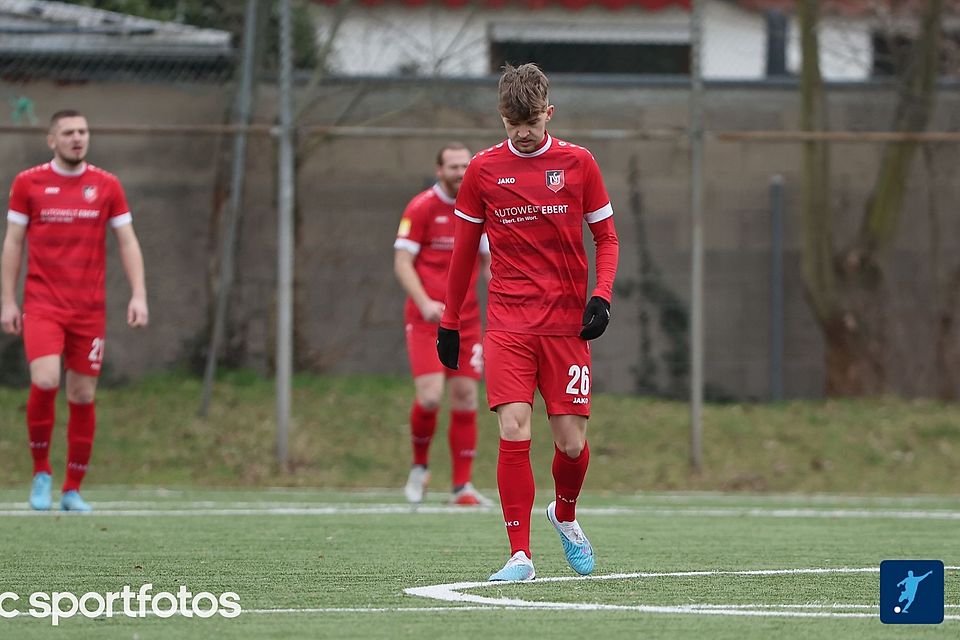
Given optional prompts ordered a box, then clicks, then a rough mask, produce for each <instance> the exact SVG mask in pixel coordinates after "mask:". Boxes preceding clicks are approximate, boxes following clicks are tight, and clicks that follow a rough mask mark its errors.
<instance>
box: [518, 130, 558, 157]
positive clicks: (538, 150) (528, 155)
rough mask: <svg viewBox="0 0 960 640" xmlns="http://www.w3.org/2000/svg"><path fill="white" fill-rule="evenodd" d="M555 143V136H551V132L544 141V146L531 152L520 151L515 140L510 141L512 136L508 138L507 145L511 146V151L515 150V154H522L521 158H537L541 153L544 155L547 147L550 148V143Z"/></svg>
mask: <svg viewBox="0 0 960 640" xmlns="http://www.w3.org/2000/svg"><path fill="white" fill-rule="evenodd" d="M552 144H553V138H551V137H550V134H549V133H548V134H547V141H546V142H544V143H543V146H542V147H540V148H539V149H537V150H536V151H531V152H530V153H524V152H522V151H518V150H517V148H516V147H515V146H513V142H511V141H510V138H507V146H508V147H510V151H512V152H513V155H515V156H520V157H521V158H536V157H537V156H539V155H543V154H544V153H546V152H547V149H549V148H550V145H552Z"/></svg>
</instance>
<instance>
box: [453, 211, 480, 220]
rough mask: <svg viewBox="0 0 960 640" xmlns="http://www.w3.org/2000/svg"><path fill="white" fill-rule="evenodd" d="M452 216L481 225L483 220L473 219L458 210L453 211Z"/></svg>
mask: <svg viewBox="0 0 960 640" xmlns="http://www.w3.org/2000/svg"><path fill="white" fill-rule="evenodd" d="M453 215H455V216H457V217H458V218H463V219H464V220H466V221H467V222H473V223H474V224H483V218H474V217H473V216H468V215H467V214H465V213H464V212H463V211H460V209H454V210H453Z"/></svg>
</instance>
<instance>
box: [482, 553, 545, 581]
mask: <svg viewBox="0 0 960 640" xmlns="http://www.w3.org/2000/svg"><path fill="white" fill-rule="evenodd" d="M536 577H537V572H536V571H534V569H533V560H531V559H530V558H528V557H527V554H525V553H524V552H523V551H517V552H516V553H515V554H513V555H512V556H510V559H509V560H507V564H505V565H503V569H500V571H497V572H496V573H495V574H493V575H492V576H490V578H489V580H490V581H491V582H524V581H526V580H533V579H534V578H536Z"/></svg>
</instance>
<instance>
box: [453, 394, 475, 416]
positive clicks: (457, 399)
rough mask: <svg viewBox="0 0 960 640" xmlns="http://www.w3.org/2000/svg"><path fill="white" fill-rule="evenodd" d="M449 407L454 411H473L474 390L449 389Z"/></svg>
mask: <svg viewBox="0 0 960 640" xmlns="http://www.w3.org/2000/svg"><path fill="white" fill-rule="evenodd" d="M450 406H451V407H452V408H453V409H454V410H455V411H475V410H476V408H477V392H476V390H475V389H450Z"/></svg>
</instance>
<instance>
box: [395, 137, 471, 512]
mask: <svg viewBox="0 0 960 640" xmlns="http://www.w3.org/2000/svg"><path fill="white" fill-rule="evenodd" d="M469 162H470V151H469V150H468V149H467V147H465V146H464V145H463V144H460V143H449V144H447V145H444V146H443V147H442V148H441V149H440V151H438V152H437V163H436V174H437V182H436V184H434V185H433V186H432V187H430V188H429V189H427V190H426V191H423V192H421V193H419V194H417V195H416V196H415V197H414V198H413V199H412V200H411V201H410V203H409V204H408V205H407V208H406V209H405V210H404V212H403V217H402V218H401V220H400V228H399V229H398V230H397V240H396V242H395V243H394V245H393V247H394V250H395V254H394V272H395V273H396V276H397V280H399V281H400V284H401V286H402V287H403V289H404V291H406V292H407V302H406V306H405V308H404V314H403V315H404V325H405V328H406V334H407V355H408V356H409V359H410V369H411V371H412V373H413V383H414V389H415V394H416V396H415V398H414V402H413V407H412V408H411V409H410V439H411V442H412V444H413V464H412V465H411V466H410V474H409V476H408V478H407V484H406V486H405V487H404V494H405V495H406V497H407V500H408V501H410V502H412V503H414V504H416V503H419V502H421V501H422V500H423V494H424V491H425V490H426V487H427V484H428V483H429V481H430V472H429V468H428V463H429V452H430V443H431V441H432V440H433V434H434V431H435V430H436V428H437V413H438V410H439V406H440V400H441V398H442V397H443V387H444V381H445V380H446V381H447V382H448V384H449V390H450V428H449V429H448V430H447V440H448V443H449V445H450V457H451V459H452V463H453V464H452V467H453V478H452V484H453V493H452V495H451V502H452V503H453V504H459V505H463V506H476V505H487V504H490V501H489V500H487V499H486V498H484V497H483V496H482V495H480V493H479V492H477V490H476V489H474V487H473V483H471V482H470V478H471V474H472V471H473V458H474V454H475V452H476V447H477V386H478V382H479V380H480V377H481V375H482V374H483V353H482V346H481V342H480V334H481V331H480V307H479V304H478V302H477V292H476V282H477V273H478V271H479V269H478V265H477V262H476V261H475V262H474V268H473V269H472V270H471V273H470V286H469V289H470V290H469V293H468V294H467V297H466V300H465V301H464V305H463V308H462V311H461V326H462V332H463V340H464V345H465V347H466V348H465V349H464V352H463V354H462V357H461V359H460V361H459V370H458V371H452V370H450V369H445V368H444V367H443V365H442V364H440V360H439V359H438V358H437V350H436V337H437V324H438V323H439V322H440V314H441V313H443V297H444V295H445V294H446V288H447V268H448V267H449V265H450V255H451V253H452V251H453V231H454V220H455V219H456V218H455V217H454V215H453V204H454V202H455V200H456V197H457V191H458V190H459V189H460V182H461V181H462V180H463V174H464V172H465V171H466V170H467V164H468V163H469ZM483 244H485V243H483ZM489 256H490V252H489V250H486V249H484V248H483V247H481V252H480V261H479V264H480V266H482V269H483V271H484V273H485V274H489V270H490V259H489ZM485 280H489V277H486V278H485Z"/></svg>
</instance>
